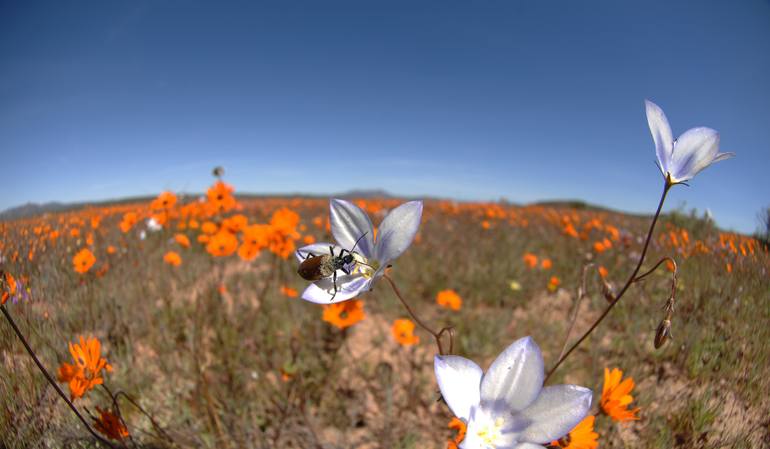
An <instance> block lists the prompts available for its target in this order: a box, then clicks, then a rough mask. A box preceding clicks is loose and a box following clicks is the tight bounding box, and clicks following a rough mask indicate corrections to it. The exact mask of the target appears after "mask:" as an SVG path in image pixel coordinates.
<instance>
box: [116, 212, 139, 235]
mask: <svg viewBox="0 0 770 449" xmlns="http://www.w3.org/2000/svg"><path fill="white" fill-rule="evenodd" d="M137 219H138V218H137V216H136V212H126V213H125V214H123V221H121V222H120V230H121V231H122V232H123V233H124V234H125V233H126V232H128V231H130V230H131V228H133V227H134V225H135V224H136V221H137Z"/></svg>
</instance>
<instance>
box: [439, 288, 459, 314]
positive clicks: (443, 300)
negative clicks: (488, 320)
mask: <svg viewBox="0 0 770 449" xmlns="http://www.w3.org/2000/svg"><path fill="white" fill-rule="evenodd" d="M436 303H437V304H438V305H440V306H441V307H445V308H447V309H452V310H460V307H462V305H463V299H462V298H460V295H458V294H457V292H455V291H454V290H441V291H440V292H438V294H437V295H436Z"/></svg>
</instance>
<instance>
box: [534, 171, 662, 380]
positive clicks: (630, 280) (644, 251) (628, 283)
mask: <svg viewBox="0 0 770 449" xmlns="http://www.w3.org/2000/svg"><path fill="white" fill-rule="evenodd" d="M671 186H672V184H670V183H669V182H668V181H666V184H665V185H664V186H663V194H662V195H661V196H660V202H659V203H658V209H657V210H656V211H655V216H653V218H652V223H650V229H649V231H647V238H646V239H645V241H644V248H643V249H642V254H641V256H640V257H639V262H638V263H637V264H636V268H634V271H633V273H631V276H629V277H628V280H627V281H626V284H625V285H624V286H623V288H622V289H620V292H619V293H618V294H617V296H615V299H614V300H613V301H612V302H611V303H610V304H609V305H608V306H607V308H606V309H604V312H602V314H601V315H600V316H599V318H598V319H597V320H596V321H595V322H594V324H592V325H591V327H590V328H589V329H588V330H587V331H586V332H585V333H584V334H583V335H582V336H581V337H580V338H579V339H578V341H576V342H575V343H574V344H573V345H572V346H570V348H569V350H567V352H566V353H565V354H564V355H562V356H561V357H559V360H558V361H557V362H556V364H554V366H553V367H552V368H551V369H550V370H548V374H547V375H546V376H545V380H544V381H543V383H545V382H547V381H548V379H549V378H550V377H551V375H552V374H553V373H554V371H556V369H558V368H559V366H560V365H561V364H562V363H563V362H564V360H565V359H566V358H567V357H569V355H570V354H572V352H573V351H574V350H575V349H577V347H578V346H580V344H581V343H583V341H584V340H585V339H586V338H588V336H589V335H591V332H593V331H594V329H596V327H597V326H599V324H600V323H601V322H602V321H603V320H604V318H605V317H606V316H607V314H609V313H610V310H612V308H613V307H615V304H617V303H618V301H620V298H622V297H623V295H624V294H625V293H626V291H627V290H628V288H629V287H630V286H631V284H633V283H634V280H635V279H636V274H637V273H639V270H640V269H641V268H642V263H644V257H645V256H646V255H647V249H648V248H649V246H650V240H652V234H653V231H654V230H655V224H656V223H657V222H658V217H660V211H661V210H662V209H663V202H664V201H666V195H667V194H668V191H669V189H670V188H671Z"/></svg>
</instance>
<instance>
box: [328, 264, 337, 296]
mask: <svg viewBox="0 0 770 449" xmlns="http://www.w3.org/2000/svg"><path fill="white" fill-rule="evenodd" d="M332 283H333V284H334V294H333V295H332V299H330V300H329V302H332V301H334V297H335V296H337V270H334V274H333V275H332Z"/></svg>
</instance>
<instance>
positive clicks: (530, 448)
mask: <svg viewBox="0 0 770 449" xmlns="http://www.w3.org/2000/svg"><path fill="white" fill-rule="evenodd" d="M513 449H545V446H541V445H539V444H533V443H519V444H517V445H516V446H513Z"/></svg>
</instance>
